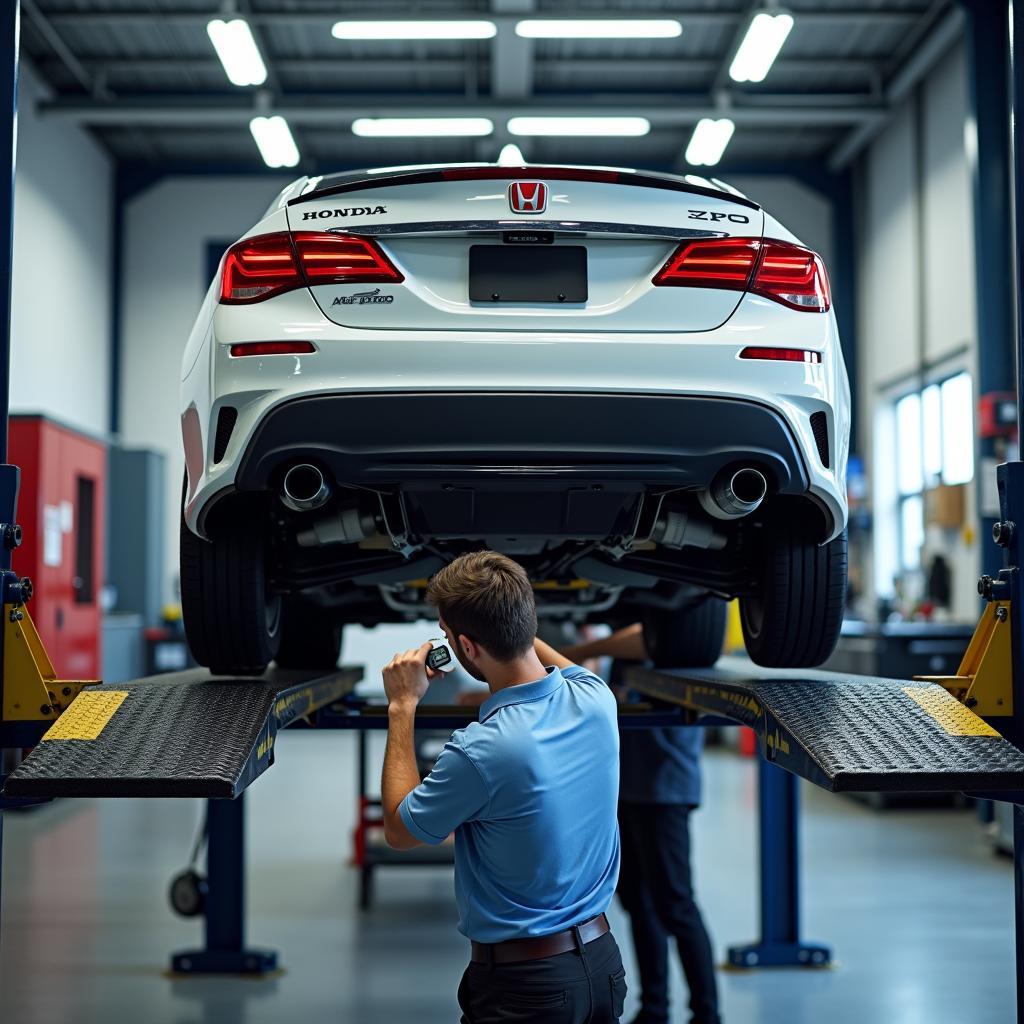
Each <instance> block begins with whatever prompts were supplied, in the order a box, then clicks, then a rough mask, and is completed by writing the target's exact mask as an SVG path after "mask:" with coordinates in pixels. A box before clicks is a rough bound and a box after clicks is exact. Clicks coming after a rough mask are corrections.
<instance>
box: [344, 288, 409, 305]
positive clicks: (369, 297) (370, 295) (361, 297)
mask: <svg viewBox="0 0 1024 1024" xmlns="http://www.w3.org/2000/svg"><path fill="white" fill-rule="evenodd" d="M394 301H395V297H394V295H381V293H380V289H379V288H374V289H373V291H372V292H353V293H352V294H351V295H338V296H336V297H335V299H334V301H333V302H332V303H331V305H332V306H365V305H366V304H367V303H368V302H369V303H373V304H374V305H378V306H380V305H386V304H387V303H389V302H394Z"/></svg>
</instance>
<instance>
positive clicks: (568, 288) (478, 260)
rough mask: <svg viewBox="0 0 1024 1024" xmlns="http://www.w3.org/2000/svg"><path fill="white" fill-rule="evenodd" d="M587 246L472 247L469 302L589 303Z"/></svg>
mask: <svg viewBox="0 0 1024 1024" xmlns="http://www.w3.org/2000/svg"><path fill="white" fill-rule="evenodd" d="M587 298H588V289H587V247H586V246H585V245H471V246H470V247H469V301H470V302H479V303H486V304H488V305H494V304H495V303H504V302H518V303H531V304H534V305H537V304H546V303H551V304H553V305H572V304H577V305H578V304H579V303H583V302H586V301H587Z"/></svg>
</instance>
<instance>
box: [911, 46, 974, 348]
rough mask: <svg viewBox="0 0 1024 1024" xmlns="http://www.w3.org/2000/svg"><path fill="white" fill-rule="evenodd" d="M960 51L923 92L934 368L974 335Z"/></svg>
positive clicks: (928, 335) (927, 304) (928, 319)
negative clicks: (939, 361)
mask: <svg viewBox="0 0 1024 1024" xmlns="http://www.w3.org/2000/svg"><path fill="white" fill-rule="evenodd" d="M966 74H967V72H966V67H965V58H964V54H963V51H962V50H960V49H958V50H957V51H955V53H953V54H951V55H950V58H949V59H948V60H946V61H945V62H943V63H942V64H940V65H939V66H938V67H937V68H936V69H935V71H934V72H933V74H932V75H931V76H930V77H929V79H928V80H927V83H926V85H925V88H924V91H923V101H924V106H923V117H924V133H923V144H924V167H925V175H924V195H923V204H922V209H923V224H922V227H923V232H924V260H925V265H924V270H925V273H924V310H925V324H924V327H925V334H924V340H925V356H926V358H927V360H928V362H935V361H937V360H939V359H942V358H944V357H945V356H947V355H949V353H950V352H954V351H956V350H957V349H960V348H962V347H963V346H965V345H968V344H970V345H973V342H974V337H975V334H976V332H977V323H976V320H975V308H974V233H973V211H972V209H971V181H970V171H969V169H968V166H967V153H966V150H965V148H964V123H965V121H966V119H967V77H966Z"/></svg>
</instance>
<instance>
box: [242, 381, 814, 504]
mask: <svg viewBox="0 0 1024 1024" xmlns="http://www.w3.org/2000/svg"><path fill="white" fill-rule="evenodd" d="M306 459H309V460H314V461H316V462H318V463H320V465H321V466H323V467H324V468H325V469H326V470H327V471H328V472H329V473H330V474H331V475H332V476H333V477H334V479H335V480H336V481H337V482H338V483H358V484H363V485H367V486H380V487H394V486H402V485H405V484H407V483H409V482H411V481H437V482H439V483H443V482H445V481H448V480H459V481H468V480H473V481H476V483H477V486H485V485H484V483H483V480H484V478H487V477H493V478H495V480H497V479H501V478H504V479H506V480H507V479H508V478H509V477H514V478H515V479H518V480H522V479H523V478H524V477H532V478H535V479H537V478H540V479H552V482H553V483H556V481H555V480H554V479H553V478H557V486H560V487H561V488H565V487H571V486H573V483H572V481H573V480H583V479H586V480H588V481H589V480H598V481H599V480H609V481H612V480H615V481H635V482H638V483H649V484H661V485H668V486H675V487H697V486H702V485H705V484H707V483H709V482H710V480H711V479H712V477H714V475H715V474H716V473H717V472H718V471H719V470H720V469H722V468H723V467H725V466H727V465H729V464H730V463H735V462H744V463H753V464H756V465H758V466H759V467H760V468H761V469H763V471H764V472H765V473H766V475H767V476H768V478H769V480H770V481H771V482H772V484H773V490H777V491H779V492H781V493H783V494H803V493H804V492H805V491H806V490H807V489H808V476H807V472H806V468H805V466H804V462H803V458H802V457H801V455H800V451H799V448H798V447H797V443H796V440H795V439H794V437H793V435H792V432H791V431H790V430H789V428H788V427H787V425H786V423H785V422H784V421H783V419H782V417H781V416H780V415H779V414H778V413H777V412H775V411H774V410H772V409H769V408H767V407H765V406H762V405H758V404H756V403H753V402H744V401H737V400H733V399H725V398H711V397H694V396H685V397H684V396H669V395H632V394H580V393H562V394H559V393H517V392H483V391H481V392H448V393H444V392H397V393H370V394H366V393H364V394H331V395H316V396H309V397H305V398H298V399H293V400H291V401H288V402H284V403H282V404H280V405H278V406H276V407H275V408H274V409H272V410H271V411H270V412H269V413H268V414H267V415H266V416H265V417H264V418H263V420H262V422H261V423H260V425H259V427H258V428H257V429H256V431H255V432H254V434H253V436H252V438H251V439H250V441H249V443H248V445H247V447H246V449H245V452H244V454H243V456H242V459H241V461H240V464H239V470H238V474H237V476H236V480H235V485H236V488H237V489H238V490H242V491H260V490H265V489H266V488H268V487H271V486H274V485H275V483H276V482H277V481H278V480H279V479H280V473H281V472H282V471H283V469H284V467H285V466H286V465H288V464H291V463H293V462H295V461H296V460H306Z"/></svg>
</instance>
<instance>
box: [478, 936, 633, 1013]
mask: <svg viewBox="0 0 1024 1024" xmlns="http://www.w3.org/2000/svg"><path fill="white" fill-rule="evenodd" d="M625 998H626V972H625V970H624V969H623V967H622V957H621V956H620V955H619V947H618V946H617V945H616V943H615V939H614V938H613V937H612V933H611V932H607V933H606V934H604V935H602V936H601V937H600V938H599V939H594V941H593V942H588V943H587V944H586V945H585V946H584V947H583V948H582V950H580V949H574V950H570V951H569V952H568V953H559V954H558V955H557V956H549V957H545V958H544V959H543V960H526V961H524V962H523V963H516V964H495V965H494V966H493V967H489V966H487V965H486V964H477V963H471V964H470V965H469V966H468V967H467V968H466V973H465V974H463V976H462V984H460V985H459V1006H460V1007H462V1024H499V1022H501V1024H512V1022H518V1021H522V1022H523V1024H525V1022H527V1021H530V1022H531V1024H616V1022H617V1021H618V1019H619V1017H621V1016H622V1005H623V1002H624V1001H625Z"/></svg>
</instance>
